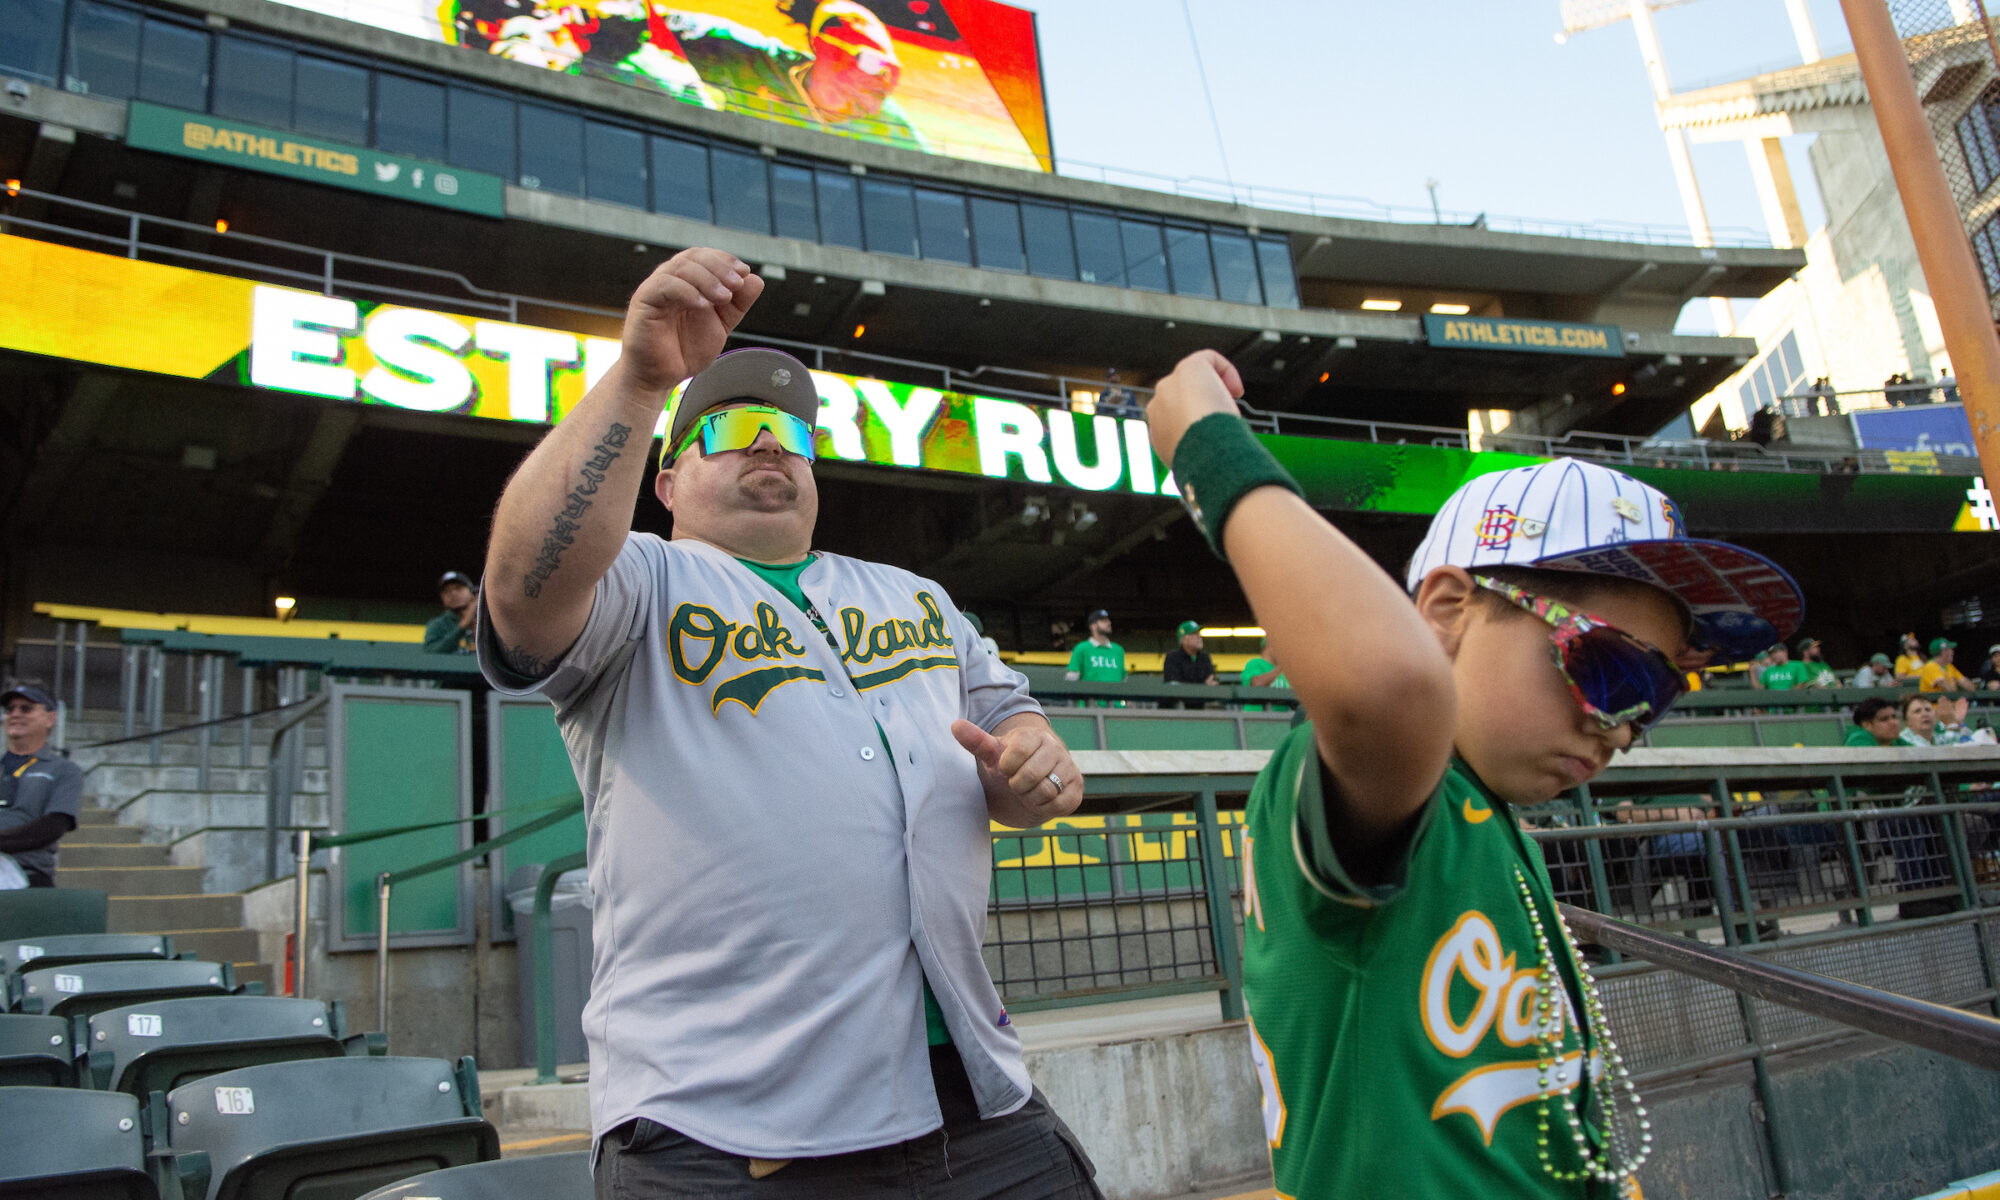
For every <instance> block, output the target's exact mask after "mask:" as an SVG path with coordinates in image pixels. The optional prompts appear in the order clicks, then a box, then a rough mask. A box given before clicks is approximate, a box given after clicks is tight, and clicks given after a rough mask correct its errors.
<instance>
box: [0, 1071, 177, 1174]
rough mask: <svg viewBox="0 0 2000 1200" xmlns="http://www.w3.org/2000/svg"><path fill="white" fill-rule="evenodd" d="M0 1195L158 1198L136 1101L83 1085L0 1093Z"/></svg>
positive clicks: (5, 1089) (1, 1089) (0, 1090)
mask: <svg viewBox="0 0 2000 1200" xmlns="http://www.w3.org/2000/svg"><path fill="white" fill-rule="evenodd" d="M0 1130H4V1131H5V1133H4V1135H0V1136H4V1137H5V1138H6V1145H7V1148H6V1152H5V1153H0V1197H7V1198H8V1200H14V1198H15V1197H20V1198H22V1200H26V1198H28V1197H33V1198H34V1200H159V1196H160V1192H159V1189H158V1187H157V1186H155V1184H154V1181H153V1177H152V1176H151V1175H150V1174H148V1172H147V1169H146V1148H145V1143H144V1136H145V1135H144V1134H143V1133H142V1132H141V1131H140V1128H139V1102H138V1101H137V1100H135V1099H133V1098H132V1097H130V1096H124V1095H120V1094H119V1093H117V1092H92V1091H85V1090H83V1089H81V1088H41V1087H20V1088H0Z"/></svg>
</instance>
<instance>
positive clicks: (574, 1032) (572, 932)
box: [507, 863, 591, 1066]
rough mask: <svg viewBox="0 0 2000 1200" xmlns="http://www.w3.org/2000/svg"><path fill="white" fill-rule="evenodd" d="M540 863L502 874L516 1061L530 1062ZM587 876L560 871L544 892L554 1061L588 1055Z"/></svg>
mask: <svg viewBox="0 0 2000 1200" xmlns="http://www.w3.org/2000/svg"><path fill="white" fill-rule="evenodd" d="M541 877H542V864H540V863H530V864H528V865H527V866H524V867H516V868H515V869H514V870H513V871H511V872H510V873H509V874H508V876H507V907H509V908H511V909H513V910H514V935H515V938H516V939H517V940H516V942H515V948H516V950H517V951H518V952H519V953H518V957H519V973H520V979H521V1061H522V1062H524V1063H526V1064H528V1065H529V1066H533V1065H534V1063H535V884H536V882H537V881H538V880H540V879H541ZM590 907H591V895H590V876H589V873H588V872H586V871H582V870H576V871H565V872H563V874H562V878H560V879H558V880H556V890H555V892H554V894H553V895H551V896H550V897H549V949H550V951H551V953H550V955H549V960H550V965H551V966H552V968H553V969H554V973H555V979H554V982H555V1012H556V1061H557V1062H559V1063H573V1062H583V1061H585V1060H586V1059H588V1058H589V1057H590V1051H589V1048H588V1046H587V1045H586V1044H585V1042H584V1040H583V1003H584V1001H585V1000H588V999H589V998H590V915H591V914H590Z"/></svg>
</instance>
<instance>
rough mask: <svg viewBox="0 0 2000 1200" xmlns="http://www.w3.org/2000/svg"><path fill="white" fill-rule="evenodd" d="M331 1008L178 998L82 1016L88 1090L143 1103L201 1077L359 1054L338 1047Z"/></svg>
mask: <svg viewBox="0 0 2000 1200" xmlns="http://www.w3.org/2000/svg"><path fill="white" fill-rule="evenodd" d="M342 1033H343V1030H342V1029H341V1028H340V1013H339V1006H338V1005H337V1004H336V1005H331V1006H330V1005H328V1004H326V1003H324V1002H322V1001H319V1000H293V999H288V998H286V997H283V996H184V997H181V998H179V999H175V1000H158V1001H147V1002H145V1003H142V1004H133V1005H127V1006H125V1007H123V1008H111V1009H106V1010H105V1011H103V1012H100V1013H97V1014H95V1015H94V1016H92V1017H91V1018H90V1024H89V1032H88V1033H87V1034H86V1038H87V1041H88V1046H89V1052H88V1054H87V1056H86V1059H85V1062H86V1064H87V1066H86V1074H85V1078H87V1079H88V1080H89V1081H90V1086H92V1087H95V1088H98V1089H101V1090H104V1091H116V1092H129V1093H130V1094H132V1095H134V1096H137V1097H139V1098H140V1099H142V1100H143V1099H145V1098H146V1097H147V1096H149V1095H151V1094H152V1093H154V1092H171V1091H173V1090H174V1089H175V1088H177V1087H180V1086H181V1085H182V1084H184V1083H190V1082H192V1081H194V1080H196V1079H199V1078H201V1077H202V1076H204V1075H214V1074H216V1073H218V1072H221V1071H231V1070H235V1069H236V1068H238V1067H253V1066H256V1065H258V1064H260V1063H273V1062H290V1061H293V1060H295V1059H302V1058H340V1057H342V1056H344V1055H347V1054H350V1053H355V1052H365V1051H366V1050H367V1048H368V1044H367V1043H366V1042H364V1041H363V1040H362V1039H359V1038H357V1039H352V1040H351V1041H344V1040H343V1039H342Z"/></svg>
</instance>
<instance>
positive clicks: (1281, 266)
mask: <svg viewBox="0 0 2000 1200" xmlns="http://www.w3.org/2000/svg"><path fill="white" fill-rule="evenodd" d="M1257 265H1258V266H1259V267H1260V268H1262V274H1263V276H1264V303H1266V304H1268V305H1270V306H1271V307H1272V308H1297V307H1298V306H1299V282H1298V280H1297V279H1294V278H1293V277H1292V248H1291V246H1290V245H1289V244H1288V243H1287V242H1286V241H1285V239H1284V238H1258V239H1257Z"/></svg>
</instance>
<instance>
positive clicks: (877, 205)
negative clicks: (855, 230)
mask: <svg viewBox="0 0 2000 1200" xmlns="http://www.w3.org/2000/svg"><path fill="white" fill-rule="evenodd" d="M915 204H916V202H915V200H914V199H913V198H912V197H911V195H910V185H909V184H907V183H898V182H897V181H895V180H893V179H863V180H862V181H861V220H862V226H863V228H864V229H865V230H866V231H867V234H868V248H869V249H870V250H875V251H878V252H880V253H883V254H901V255H905V256H907V257H910V258H915V257H916V256H917V214H916V208H915Z"/></svg>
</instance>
